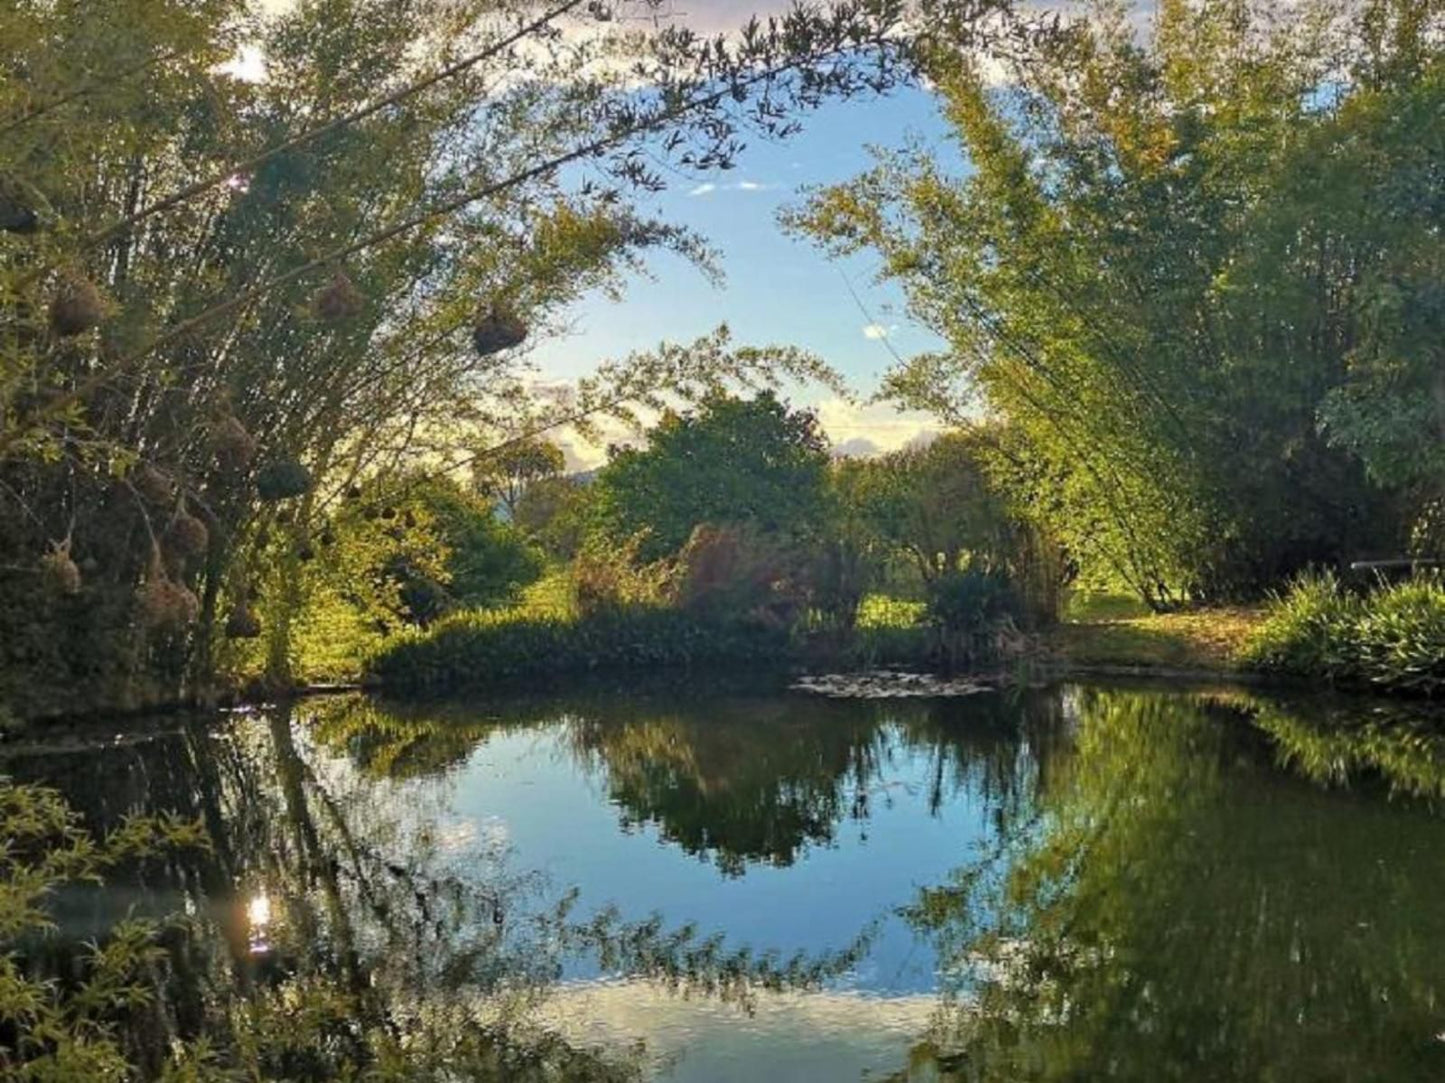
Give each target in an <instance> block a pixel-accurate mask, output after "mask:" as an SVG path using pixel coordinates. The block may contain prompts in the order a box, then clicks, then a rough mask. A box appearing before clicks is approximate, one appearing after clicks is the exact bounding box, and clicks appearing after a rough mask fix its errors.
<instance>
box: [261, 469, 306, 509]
mask: <svg viewBox="0 0 1445 1083" xmlns="http://www.w3.org/2000/svg"><path fill="white" fill-rule="evenodd" d="M310 488H311V472H310V471H309V470H307V469H306V467H304V466H302V465H301V464H300V463H299V462H297V461H296V460H295V459H277V460H276V461H275V462H270V463H267V464H266V465H265V466H263V467H261V469H260V471H259V472H258V473H257V474H256V492H257V493H258V494H259V495H260V497H261V499H262V500H264V501H266V502H267V503H274V502H275V501H277V500H285V499H287V498H288V497H292V496H300V495H302V494H303V493H305V492H306V491H307V490H309V489H310Z"/></svg>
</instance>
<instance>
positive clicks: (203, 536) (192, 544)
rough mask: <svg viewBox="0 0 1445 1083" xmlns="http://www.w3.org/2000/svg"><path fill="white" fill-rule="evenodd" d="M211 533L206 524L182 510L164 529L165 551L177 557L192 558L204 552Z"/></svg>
mask: <svg viewBox="0 0 1445 1083" xmlns="http://www.w3.org/2000/svg"><path fill="white" fill-rule="evenodd" d="M210 540H211V532H210V531H209V530H207V529H206V524H205V523H203V522H201V521H200V520H199V519H197V518H196V517H195V516H194V515H192V514H190V512H188V511H185V510H184V509H182V510H181V511H180V512H178V513H177V515H176V517H175V518H174V519H172V520H171V523H170V526H168V527H166V534H165V539H164V541H165V547H166V551H167V552H168V553H170V554H173V555H174V556H178V557H193V556H196V555H197V554H199V553H204V552H205V551H206V545H207V544H208V543H209V542H210Z"/></svg>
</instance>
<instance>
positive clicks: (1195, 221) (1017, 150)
mask: <svg viewBox="0 0 1445 1083" xmlns="http://www.w3.org/2000/svg"><path fill="white" fill-rule="evenodd" d="M1441 25H1442V16H1441V12H1440V10H1439V8H1438V6H1437V5H1433V4H1425V5H1421V4H1411V3H1404V2H1392V0H1380V2H1378V3H1367V4H1360V5H1354V6H1351V7H1349V8H1348V10H1346V11H1342V10H1341V9H1340V7H1339V5H1337V4H1334V3H1333V2H1331V0H1310V2H1306V3H1301V4H1292V5H1289V6H1288V8H1287V10H1285V11H1281V10H1280V9H1279V6H1278V5H1274V4H1268V3H1251V2H1241V3H1205V4H1189V3H1183V2H1169V3H1161V4H1159V5H1157V6H1156V8H1155V9H1154V12H1153V18H1152V20H1151V23H1150V25H1149V27H1148V28H1147V29H1145V30H1144V31H1143V32H1142V33H1141V31H1140V27H1139V26H1138V24H1137V23H1136V21H1135V20H1134V19H1132V18H1129V17H1126V16H1125V14H1124V11H1123V8H1122V6H1119V5H1112V4H1099V5H1091V6H1090V7H1089V9H1088V11H1087V12H1086V13H1084V14H1083V16H1082V17H1081V18H1079V19H1077V20H1069V21H1068V22H1067V24H1066V25H1061V26H1060V27H1059V28H1058V29H1057V32H1056V33H1052V34H1047V33H1046V34H1044V35H1041V36H1039V37H1037V38H1035V39H1033V40H1031V41H1029V42H1028V43H1027V44H1026V45H1025V46H1024V47H1023V48H1022V49H1021V50H1020V51H1019V53H1018V54H1017V55H1016V56H1014V57H1013V58H1011V59H1010V60H1007V61H1004V62H1003V66H1004V68H1005V69H1006V71H1005V74H1004V75H1003V76H1002V77H999V75H998V73H997V72H995V71H993V70H992V69H991V68H990V67H989V65H988V64H987V63H984V62H982V61H978V60H975V59H973V58H971V57H970V55H969V53H968V50H966V49H952V48H947V47H940V48H939V49H937V50H936V51H935V52H934V53H933V54H932V56H931V58H930V72H929V73H930V75H931V77H932V79H933V81H934V83H935V85H936V86H937V87H938V94H939V98H940V103H941V106H942V107H943V109H944V111H945V113H946V115H947V117H948V119H949V120H950V122H951V123H952V125H953V127H954V128H955V129H956V131H957V133H958V135H959V137H960V139H961V141H962V143H963V145H964V149H965V151H966V153H967V156H968V159H969V163H970V167H971V168H970V172H969V173H968V174H967V175H966V176H963V177H955V176H950V175H948V174H947V173H946V171H945V169H944V168H943V167H942V166H941V165H940V164H939V162H938V161H937V160H936V159H934V158H933V157H932V156H930V155H929V154H928V153H927V152H926V151H925V150H923V149H922V148H911V149H909V150H906V151H904V152H901V153H897V154H893V155H887V156H884V157H882V158H881V160H880V161H879V163H878V165H877V166H876V168H874V169H872V170H871V171H869V172H867V173H865V174H864V175H863V176H861V177H859V178H857V179H856V180H854V181H852V182H850V183H848V184H844V185H839V186H834V187H830V188H827V189H824V190H822V191H821V192H819V193H817V194H815V195H814V196H813V197H812V199H811V200H810V202H809V203H808V204H807V205H806V206H805V207H803V208H802V209H801V210H799V211H797V212H796V213H794V214H793V215H792V216H791V218H790V222H791V224H792V225H793V226H794V227H795V228H797V229H799V230H801V231H803V232H805V233H807V234H808V235H810V236H812V237H814V238H815V239H817V240H818V241H819V242H820V243H822V244H823V245H825V246H826V247H827V248H828V249H829V250H830V251H831V252H834V253H837V254H839V255H848V254H852V253H856V252H859V251H862V250H868V251H871V252H874V253H876V254H877V256H879V257H881V271H880V274H881V275H882V276H884V277H889V278H895V279H897V280H899V281H900V282H901V283H902V284H903V286H904V288H905V289H906V290H907V292H908V295H909V299H910V303H911V307H912V310H913V312H914V314H915V315H916V316H917V317H918V318H919V319H921V320H922V321H923V322H924V323H926V324H927V325H929V326H930V327H932V328H933V329H934V330H935V331H936V332H937V333H938V334H939V335H940V336H942V337H943V338H945V339H946V340H947V342H948V349H947V351H946V352H941V353H938V354H933V355H926V356H922V357H918V358H914V359H910V360H909V361H907V362H906V363H903V364H902V365H900V366H899V367H898V368H897V369H896V371H895V372H893V373H892V374H891V376H890V377H889V379H888V381H887V387H886V391H887V392H888V393H889V394H890V395H892V396H893V397H894V398H896V399H898V400H901V401H902V402H904V403H906V404H908V405H912V406H915V407H918V408H921V409H926V410H929V411H932V412H933V413H935V414H936V415H937V416H939V417H940V418H941V419H943V420H945V421H946V422H948V423H951V424H957V423H960V422H961V421H962V420H964V419H965V418H967V417H969V416H971V415H976V413H977V409H978V407H979V405H980V402H979V400H981V405H982V406H983V408H984V409H985V410H986V411H987V412H988V413H989V414H990V415H992V416H995V417H997V418H999V419H1001V420H1002V421H1004V422H1005V423H1006V427H1005V429H1004V430H1003V434H1004V442H1005V449H1006V451H1007V452H1008V456H1007V457H1008V460H1009V462H1008V464H1007V467H1008V468H1007V473H1008V474H1009V476H1010V481H1011V485H1010V489H1011V491H1013V492H1015V493H1016V494H1017V495H1018V496H1019V497H1020V498H1022V499H1024V500H1026V501H1027V502H1028V505H1029V507H1030V508H1031V510H1032V513H1033V514H1034V516H1035V517H1037V519H1038V520H1039V521H1041V522H1042V523H1043V524H1045V525H1046V527H1047V528H1048V533H1049V534H1050V536H1051V537H1053V538H1054V539H1056V540H1057V541H1058V542H1060V543H1062V544H1063V545H1064V547H1065V548H1066V549H1067V551H1068V553H1069V555H1070V557H1071V558H1073V559H1074V560H1076V561H1077V562H1078V563H1079V564H1080V567H1081V572H1082V574H1083V576H1084V579H1085V580H1086V582H1087V583H1088V584H1089V585H1091V586H1095V587H1115V586H1120V585H1122V586H1124V587H1126V588H1127V589H1129V590H1131V591H1133V592H1134V593H1136V594H1137V595H1138V596H1139V597H1141V598H1142V599H1144V600H1145V601H1147V602H1148V603H1149V604H1150V605H1151V606H1154V607H1156V608H1161V609H1163V608H1169V607H1173V606H1175V605H1178V604H1180V603H1181V602H1185V601H1194V602H1209V603H1211V604H1217V603H1219V602H1221V601H1228V600H1231V599H1236V598H1244V597H1255V596H1258V595H1259V594H1260V593H1261V592H1262V591H1263V590H1265V589H1266V588H1268V587H1270V586H1272V585H1273V584H1275V583H1277V582H1279V581H1281V580H1282V579H1283V578H1285V577H1287V576H1289V575H1291V574H1294V573H1295V572H1297V571H1299V570H1300V569H1302V568H1304V567H1307V566H1309V565H1311V564H1320V565H1325V564H1339V563H1341V562H1342V561H1343V560H1348V559H1352V558H1353V557H1355V556H1357V555H1358V554H1359V553H1360V552H1362V551H1367V550H1369V549H1384V550H1386V551H1388V550H1389V548H1391V547H1394V546H1397V545H1401V544H1403V542H1404V534H1405V530H1406V527H1407V525H1408V523H1409V521H1410V520H1411V519H1412V518H1413V510H1414V509H1415V508H1416V507H1418V504H1419V501H1420V500H1421V499H1422V497H1423V496H1426V495H1431V492H1432V491H1433V490H1438V485H1439V479H1440V477H1441V476H1445V475H1442V468H1441V464H1440V448H1441V447H1442V446H1445V444H1442V440H1441V435H1442V433H1445V429H1442V428H1441V424H1442V422H1445V394H1442V392H1445V387H1442V386H1441V385H1439V384H1438V374H1439V372H1440V371H1441V364H1440V353H1439V349H1440V348H1439V343H1440V341H1442V334H1441V331H1442V324H1441V319H1442V315H1441V314H1442V313H1445V308H1442V306H1441V304H1440V303H1439V296H1440V290H1439V274H1438V268H1439V266H1440V262H1441V257H1442V251H1445V250H1442V244H1445V241H1442V238H1441V236H1440V233H1439V231H1438V230H1437V229H1436V228H1435V222H1436V219H1437V218H1438V211H1439V205H1440V199H1441V193H1442V178H1441V174H1440V173H1439V171H1438V169H1436V168H1435V166H1434V163H1436V162H1438V161H1439V159H1440V156H1441V142H1440V141H1441V138H1442V136H1441V131H1440V126H1439V124H1438V117H1439V113H1440V107H1441V102H1442V100H1445V99H1442V87H1445V78H1442V72H1445V61H1442V54H1441V51H1440V44H1439V43H1440V40H1441V39H1440V36H1439V34H1440V30H1441ZM1382 28H1387V29H1382ZM944 36H945V37H946V34H945V35H944Z"/></svg>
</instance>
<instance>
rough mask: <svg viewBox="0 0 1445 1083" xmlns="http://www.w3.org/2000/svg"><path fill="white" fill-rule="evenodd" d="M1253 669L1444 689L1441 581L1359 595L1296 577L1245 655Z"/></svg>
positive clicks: (1424, 579)
mask: <svg viewBox="0 0 1445 1083" xmlns="http://www.w3.org/2000/svg"><path fill="white" fill-rule="evenodd" d="M1244 657H1245V661H1246V662H1247V663H1248V664H1250V665H1252V666H1255V667H1257V668H1259V669H1265V670H1273V671H1278V672H1281V673H1289V674H1296V675H1299V676H1303V677H1310V678H1315V679H1321V680H1327V681H1332V682H1336V683H1339V684H1368V685H1371V686H1373V687H1376V688H1379V689H1381V690H1384V691H1389V692H1402V693H1415V694H1424V695H1433V694H1436V693H1439V692H1441V691H1442V690H1445V581H1442V580H1441V578H1440V577H1439V576H1437V575H1418V576H1416V577H1415V578H1414V579H1411V580H1408V581H1406V582H1402V583H1394V584H1389V585H1382V586H1379V587H1376V588H1375V589H1374V590H1371V591H1369V592H1368V593H1366V594H1365V595H1363V596H1358V595H1355V594H1351V593H1349V592H1346V591H1345V590H1343V589H1342V588H1341V586H1340V584H1339V582H1338V581H1337V580H1336V579H1335V578H1334V577H1333V576H1331V575H1328V574H1326V575H1317V576H1307V577H1302V578H1300V579H1299V580H1296V582H1295V583H1294V584H1293V585H1292V586H1291V587H1290V589H1289V590H1288V591H1287V592H1286V593H1284V594H1283V595H1281V596H1280V597H1278V598H1276V599H1275V600H1274V602H1273V603H1272V604H1271V607H1270V610H1269V613H1268V616H1267V618H1266V620H1265V621H1264V623H1263V624H1262V625H1261V627H1260V629H1259V631H1258V632H1257V633H1256V635H1255V636H1254V637H1253V638H1252V640H1251V642H1250V643H1249V644H1248V646H1247V648H1246V651H1245V655H1244Z"/></svg>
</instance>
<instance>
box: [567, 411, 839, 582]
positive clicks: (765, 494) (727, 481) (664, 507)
mask: <svg viewBox="0 0 1445 1083" xmlns="http://www.w3.org/2000/svg"><path fill="white" fill-rule="evenodd" d="M827 472H828V445H827V440H826V438H825V437H824V436H823V434H822V433H821V432H820V431H819V429H818V422H817V419H816V418H815V417H814V416H813V415H812V414H810V413H807V412H805V411H794V410H789V409H788V408H787V406H785V405H784V404H783V403H782V402H781V401H779V400H778V398H777V397H776V396H775V395H774V394H772V393H771V392H763V393H761V394H759V395H757V396H756V397H755V398H752V399H740V398H734V397H730V396H725V395H717V396H714V397H712V398H710V399H708V400H707V401H705V402H704V403H703V404H702V406H701V407H700V408H699V409H698V410H697V411H695V412H688V413H669V414H667V415H665V416H664V417H663V419H662V420H661V421H660V422H659V423H658V425H657V426H656V427H655V428H653V429H652V430H650V431H649V432H648V443H647V446H646V447H645V448H613V449H612V453H611V458H610V459H609V461H608V463H607V465H606V466H604V467H603V468H602V470H601V471H600V472H599V473H598V476H597V480H596V482H595V487H596V493H595V497H594V498H595V501H596V515H597V517H598V520H599V522H601V523H602V524H603V529H604V530H605V531H606V532H608V533H609V534H610V535H611V536H613V537H616V538H625V537H628V536H631V535H633V534H637V533H639V532H646V538H645V539H644V541H643V543H642V547H641V550H640V553H639V555H640V556H641V557H642V558H643V559H645V560H656V559H658V558H661V557H664V556H670V555H672V554H674V553H676V552H677V551H678V550H679V549H681V548H682V546H683V544H684V543H685V542H686V541H687V540H688V538H689V537H690V536H691V535H692V532H693V530H694V529H695V528H697V527H698V526H700V525H702V524H704V523H716V524H723V523H727V524H746V525H749V526H751V527H754V528H756V529H757V530H759V531H762V532H764V533H767V534H775V535H780V536H785V537H794V538H797V537H802V536H804V535H806V534H808V533H809V532H810V531H812V530H814V529H815V528H816V527H817V526H818V525H819V524H820V523H821V518H822V514H823V505H824V486H825V483H826V479H827Z"/></svg>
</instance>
